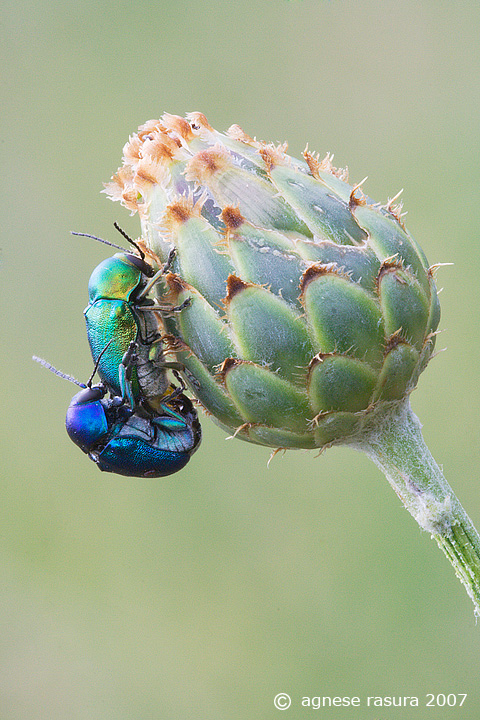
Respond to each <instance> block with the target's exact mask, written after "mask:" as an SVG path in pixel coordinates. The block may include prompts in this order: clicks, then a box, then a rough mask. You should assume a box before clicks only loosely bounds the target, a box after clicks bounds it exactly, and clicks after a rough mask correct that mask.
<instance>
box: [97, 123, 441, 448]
mask: <svg viewBox="0 0 480 720" xmlns="http://www.w3.org/2000/svg"><path fill="white" fill-rule="evenodd" d="M107 191H108V192H109V194H110V195H111V197H112V198H113V199H122V201H123V203H124V204H125V205H126V206H127V207H128V208H129V209H131V210H137V211H138V212H139V215H140V218H141V221H142V234H143V237H144V239H145V241H146V244H147V246H148V248H149V249H150V250H151V251H153V253H155V254H156V255H157V257H158V259H159V262H164V261H165V260H166V258H167V255H168V252H169V250H170V248H171V247H172V246H173V247H175V249H176V257H175V261H174V263H173V268H172V269H173V273H172V274H171V275H170V276H169V277H168V286H169V290H170V299H171V301H172V302H173V303H174V304H175V305H178V304H180V303H181V302H182V301H183V300H185V299H186V298H187V297H190V298H191V304H190V305H189V306H188V307H187V308H185V309H184V310H183V311H182V313H180V314H178V315H177V316H176V317H175V318H171V319H170V320H169V321H168V323H167V324H168V331H169V332H170V333H171V334H172V335H174V336H175V337H176V338H179V339H180V340H181V346H180V344H178V343H177V357H178V359H179V360H181V361H182V362H183V363H184V364H185V365H186V367H187V368H188V369H189V370H190V372H191V373H192V374H193V375H194V376H195V377H196V378H197V380H198V382H199V385H200V387H199V388H198V389H197V390H196V394H197V397H198V398H199V400H200V401H201V403H202V404H203V406H204V407H205V408H206V409H207V410H208V411H209V412H210V413H211V414H212V416H213V418H214V419H215V420H216V421H217V422H218V423H219V424H220V425H221V426H222V427H223V428H224V429H226V430H227V431H229V432H231V433H236V436H237V437H239V438H242V439H245V440H249V441H251V442H256V443H260V444H263V445H270V446H273V447H279V446H280V447H284V448H291V447H297V448H298V447H303V448H322V447H324V446H325V445H330V444H334V443H339V442H344V441H345V439H346V438H348V437H352V436H353V435H355V434H357V433H358V432H360V431H361V429H362V427H363V425H364V423H365V418H366V416H368V415H369V414H371V413H375V412H376V411H377V410H378V408H379V406H381V405H382V403H385V402H390V401H398V400H401V399H402V398H404V397H405V396H407V395H408V394H409V393H410V392H411V390H412V389H413V388H414V387H415V385H416V383H417V380H418V376H419V374H420V372H421V371H422V370H423V368H424V367H425V366H426V364H427V362H428V360H429V358H430V357H431V354H432V350H433V347H434V342H435V330H436V329H437V325H438V321H439V304H438V299H437V293H436V289H435V282H434V279H433V274H432V272H431V271H430V269H429V266H428V263H427V261H426V259H425V256H424V255H423V253H422V251H421V250H420V249H419V248H418V246H417V245H416V243H415V242H414V240H413V239H412V238H411V236H410V235H409V234H408V233H407V231H406V230H405V228H404V226H403V223H402V220H401V217H400V213H399V209H398V207H394V206H393V204H392V202H389V203H387V205H385V206H381V205H376V204H374V203H373V202H372V201H371V200H370V199H368V198H366V197H365V196H364V194H363V192H362V190H361V188H360V187H359V186H355V187H352V185H349V184H348V182H347V173H346V171H345V170H338V169H337V168H335V167H333V165H332V158H331V157H330V156H327V157H326V158H325V159H324V160H323V161H320V160H319V159H318V157H317V156H315V155H314V154H312V153H310V152H308V151H305V152H304V159H303V160H302V161H299V160H295V159H293V158H291V157H290V156H289V155H287V153H286V145H282V146H279V147H274V146H272V145H267V144H265V143H260V142H257V141H256V140H253V139H252V138H250V137H248V136H247V135H246V134H245V133H243V132H242V131H241V130H240V128H238V126H233V127H232V128H230V130H229V131H227V133H226V134H222V133H219V132H216V131H215V130H213V128H212V127H211V126H210V125H209V124H208V122H207V120H206V118H205V117H204V116H203V115H200V114H199V113H193V114H192V115H190V116H189V117H188V121H187V120H185V119H183V118H179V117H175V116H172V115H164V116H163V117H162V119H161V120H159V121H151V122H149V123H146V124H145V125H144V126H142V127H141V128H139V131H138V133H137V134H136V135H134V136H133V137H132V138H131V139H130V142H129V143H128V144H127V145H126V146H125V149H124V164H123V167H122V168H121V170H120V171H119V172H118V173H117V175H115V176H114V178H113V180H112V183H110V184H109V185H108V186H107ZM133 198H135V200H134V199H133Z"/></svg>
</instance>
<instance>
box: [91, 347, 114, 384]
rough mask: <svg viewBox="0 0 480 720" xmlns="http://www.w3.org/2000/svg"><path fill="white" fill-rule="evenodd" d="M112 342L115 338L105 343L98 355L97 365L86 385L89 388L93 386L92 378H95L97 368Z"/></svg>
mask: <svg viewBox="0 0 480 720" xmlns="http://www.w3.org/2000/svg"><path fill="white" fill-rule="evenodd" d="M112 342H113V338H112V339H111V340H110V342H109V343H107V344H106V345H105V347H104V348H103V350H102V352H101V353H100V355H99V356H98V358H97V362H96V363H95V366H94V368H93V372H92V374H91V375H90V377H89V378H88V380H87V384H86V385H85V387H89V388H91V387H92V380H93V378H94V377H95V373H96V372H97V370H98V366H99V365H100V360H101V359H102V355H103V354H104V353H105V352H106V351H107V350H108V348H109V347H110V345H111V344H112Z"/></svg>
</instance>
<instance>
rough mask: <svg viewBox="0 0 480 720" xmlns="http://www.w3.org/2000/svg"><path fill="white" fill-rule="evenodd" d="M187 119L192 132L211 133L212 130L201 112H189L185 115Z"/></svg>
mask: <svg viewBox="0 0 480 720" xmlns="http://www.w3.org/2000/svg"><path fill="white" fill-rule="evenodd" d="M187 118H188V119H189V121H190V125H191V127H192V129H193V130H208V131H209V132H213V128H212V126H211V125H210V123H209V122H208V120H207V118H206V117H205V115H204V114H203V113H201V112H191V113H187Z"/></svg>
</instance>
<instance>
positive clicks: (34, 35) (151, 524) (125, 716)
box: [0, 0, 480, 720]
mask: <svg viewBox="0 0 480 720" xmlns="http://www.w3.org/2000/svg"><path fill="white" fill-rule="evenodd" d="M2 20H3V27H4V33H5V38H4V40H3V41H2V48H1V50H0V52H1V54H2V56H3V57H2V70H3V72H2V75H3V95H4V96H3V99H2V120H3V128H2V132H1V136H0V137H1V143H0V148H1V153H2V158H3V161H2V165H3V171H2V180H3V191H2V202H3V206H4V207H3V213H2V218H3V241H2V243H1V245H2V247H3V270H2V276H1V277H2V282H1V286H2V293H3V304H2V308H3V310H2V326H3V332H2V335H3V337H2V347H3V353H2V355H3V358H2V368H1V372H2V377H3V380H4V382H3V391H2V397H3V401H4V403H5V401H6V404H4V409H3V412H2V415H1V423H2V430H1V442H2V446H3V448H2V451H1V467H2V472H1V474H2V489H1V503H0V516H1V522H0V527H1V545H0V553H1V558H0V594H1V595H0V622H1V625H2V627H1V630H0V718H1V719H2V720H52V719H53V718H55V720H56V719H57V718H58V719H59V720H63V718H65V719H67V718H68V720H137V719H138V720H144V719H145V720H146V719H150V718H152V719H154V720H156V719H158V720H178V719H179V718H181V719H182V720H183V719H184V718H185V719H186V720H197V719H199V720H200V719H202V720H203V719H204V718H205V719H206V718H208V719H209V720H237V719H238V720H253V719H255V720H256V719H257V718H258V719H260V720H268V719H269V718H275V717H278V716H279V715H282V713H279V711H278V710H276V709H275V708H274V706H273V698H274V696H275V695H276V694H277V693H279V692H285V693H289V694H290V695H291V696H292V707H291V708H290V709H289V710H287V711H285V712H284V713H283V715H282V717H285V718H303V717H307V716H309V714H310V713H311V712H312V710H311V709H310V710H309V709H306V708H301V706H300V701H301V698H302V697H303V696H307V695H309V696H314V695H342V696H343V695H347V696H352V695H359V696H361V697H362V698H363V699H365V698H366V696H367V695H381V696H383V695H409V696H411V695H416V696H418V697H419V698H420V702H421V704H422V705H423V704H424V701H425V694H426V693H430V692H431V693H468V698H467V700H466V702H465V704H464V706H463V707H462V708H461V709H460V708H451V709H448V708H437V709H432V708H425V707H419V708H412V709H404V710H398V709H397V708H395V709H393V708H390V709H389V708H384V709H379V708H376V709H374V708H367V707H365V706H364V705H363V706H362V707H360V708H357V709H355V710H352V709H351V708H350V709H343V710H342V709H341V708H332V709H331V710H329V711H328V710H323V711H319V713H322V712H323V713H324V714H325V715H328V716H329V717H331V718H338V720H341V719H343V718H351V717H352V718H353V717H355V720H389V719H390V718H399V717H402V719H403V718H415V720H423V719H424V718H433V719H434V720H443V718H450V717H451V718H457V717H458V718H461V719H462V720H478V717H479V715H480V683H479V643H480V628H479V627H478V626H476V625H475V621H474V617H473V613H472V606H471V604H470V601H469V599H468V598H467V596H466V594H465V592H464V591H463V588H462V587H461V585H460V583H459V582H458V581H457V580H456V578H455V577H454V574H453V572H452V570H451V568H450V566H449V564H448V563H447V561H446V560H445V559H444V557H443V556H442V554H441V552H440V551H439V550H438V549H437V548H436V546H435V545H434V543H433V542H432V541H430V540H429V538H428V536H427V535H426V534H425V533H423V534H422V533H421V532H420V531H419V529H418V527H417V525H416V524H415V522H414V521H413V520H412V518H411V517H410V516H409V515H408V513H407V512H406V511H405V510H404V509H403V508H402V506H401V504H400V502H399V501H398V499H397V498H396V496H395V494H394V493H393V492H392V490H391V489H390V488H389V486H388V484H387V482H386V480H385V479H384V478H383V476H381V474H380V473H379V472H378V471H377V469H376V468H375V466H374V465H373V464H372V463H370V462H369V461H368V460H367V458H365V457H363V456H362V455H359V454H356V453H354V452H352V451H350V450H346V449H334V450H330V451H328V452H327V453H326V454H325V455H323V456H322V457H320V458H318V457H315V454H314V453H308V452H294V451H292V452H290V453H288V454H287V455H286V456H285V457H281V456H277V457H276V458H275V459H274V460H273V462H272V463H271V465H270V468H269V469H267V467H266V463H267V460H268V457H269V451H268V449H263V448H259V447H254V446H250V445H247V444H246V443H242V442H240V441H235V440H234V441H232V440H230V441H228V442H226V441H225V438H224V434H223V433H222V432H221V431H219V430H218V429H217V428H216V427H215V426H214V425H213V424H212V423H211V422H210V421H209V420H208V419H205V420H204V422H203V427H204V440H203V445H202V447H201V449H200V451H199V452H198V453H197V454H196V455H195V457H194V458H193V459H192V461H191V463H190V464H189V465H188V466H187V468H186V469H185V470H184V471H182V472H181V473H180V474H178V475H176V476H173V477H171V478H166V479H164V480H158V481H145V480H135V479H126V478H121V477H116V476H108V475H101V474H100V473H99V472H98V470H97V469H96V467H95V466H94V464H93V463H91V462H89V461H88V459H87V458H86V457H85V456H84V455H83V454H82V453H81V452H80V451H79V450H77V449H76V448H75V447H74V446H73V445H72V443H71V442H70V441H69V439H68V437H67V436H66V434H65V430H64V427H63V423H64V414H65V409H66V407H67V405H68V402H69V400H70V398H71V396H72V395H73V394H74V392H75V390H74V388H73V387H72V386H70V385H68V384H67V383H65V382H62V381H60V380H58V379H56V378H55V377H54V376H53V375H50V374H49V373H47V372H45V371H44V370H43V369H42V368H40V367H39V366H38V365H35V364H34V363H32V361H31V359H30V358H31V356H32V354H37V355H40V356H42V357H46V358H48V360H50V361H51V362H52V363H54V364H55V365H56V366H57V367H60V368H61V369H63V370H64V371H66V372H69V373H72V374H74V375H75V376H76V377H79V378H80V379H83V380H84V379H85V378H87V377H88V375H89V373H90V370H91V361H90V357H89V352H88V346H87V341H86V336H85V329H84V320H83V316H82V310H83V308H84V307H85V305H86V284H87V280H88V277H89V274H90V272H91V270H92V269H93V267H94V266H95V265H96V264H97V263H98V262H100V260H102V259H103V258H104V257H106V251H105V248H104V247H103V246H100V245H99V244H96V243H94V242H93V241H91V240H88V239H85V238H74V237H72V236H71V235H70V234H69V231H70V230H77V231H83V232H91V233H94V234H97V235H100V236H102V237H106V238H110V239H112V240H115V241H118V239H119V238H118V237H116V234H115V232H114V230H113V228H112V223H113V221H114V220H118V221H119V222H120V224H121V225H122V226H123V227H125V228H126V229H127V230H128V231H129V232H130V233H132V234H134V235H136V234H138V231H139V226H138V223H137V220H136V218H130V217H129V216H128V213H127V211H126V210H124V209H123V208H121V207H120V206H119V205H118V204H112V203H111V202H109V201H107V200H106V198H105V196H104V195H100V194H99V191H100V190H101V188H102V182H103V181H106V180H108V179H109V178H110V175H111V174H112V173H113V172H114V171H115V170H116V168H117V167H118V165H119V162H120V158H121V150H122V147H123V144H124V143H125V141H126V140H127V138H128V135H129V134H130V133H131V132H133V131H134V130H135V129H136V128H137V126H138V125H139V124H140V123H143V122H144V121H146V120H147V119H150V118H152V117H153V118H155V117H159V116H160V115H161V114H162V112H164V111H168V112H171V113H177V114H184V113H185V112H187V111H191V110H201V111H202V112H204V113H205V114H206V116H207V118H208V119H209V121H210V123H211V124H212V125H214V126H215V127H216V128H218V129H226V128H227V127H229V126H230V125H231V124H232V123H238V124H240V125H241V126H242V127H243V128H244V129H245V131H246V132H248V133H249V134H251V135H256V136H257V137H259V138H261V139H265V140H272V141H283V140H285V139H288V140H289V143H290V151H291V152H292V154H299V153H300V152H301V151H302V150H303V148H304V146H305V144H306V143H307V142H309V147H310V149H314V150H317V151H319V152H320V154H321V155H323V154H324V153H325V152H326V151H327V150H328V151H331V152H335V161H336V162H337V163H338V164H339V165H344V164H347V165H348V166H349V168H350V176H351V179H352V181H359V180H361V179H362V178H363V177H364V176H365V175H368V176H369V180H368V181H367V183H366V185H365V186H364V187H365V189H366V191H367V192H368V194H369V195H370V196H371V197H373V198H375V199H376V200H378V201H386V200H387V198H388V197H389V196H390V197H391V196H393V195H395V194H396V193H397V191H398V190H400V189H401V188H402V187H403V188H405V191H404V200H405V208H404V209H406V210H408V212H409V214H408V216H407V218H406V223H407V226H408V228H409V230H410V231H411V232H412V234H413V235H414V236H415V237H416V239H417V240H418V241H419V242H420V244H421V245H422V246H423V248H424V250H425V252H426V254H427V257H428V258H429V260H430V262H431V263H435V262H453V263H454V266H453V267H449V268H443V269H441V270H440V271H439V273H438V284H439V285H440V286H442V285H443V286H444V287H445V290H444V293H443V294H442V295H441V299H442V309H443V316H442V322H441V327H442V329H443V330H444V331H445V332H444V333H442V335H441V336H440V338H439V343H438V347H439V348H443V347H447V348H448V350H447V352H444V353H440V354H439V355H438V357H436V359H435V360H434V361H433V362H432V363H431V365H430V366H429V368H428V370H427V371H426V373H425V374H424V376H422V378H421V381H420V386H419V388H418V390H417V391H416V392H415V393H414V396H413V399H412V400H413V406H414V409H415V411H416V412H417V414H418V415H419V417H420V418H421V420H422V422H423V424H424V432H425V437H426V440H427V443H428V444H429V446H430V449H431V451H432V452H433V454H434V456H435V457H436V459H437V461H438V462H439V463H441V464H443V467H444V471H445V474H446V477H447V479H448V480H449V481H450V482H451V484H452V485H453V487H454V489H455V491H456V492H457V495H458V496H459V498H460V500H461V501H462V502H463V504H464V506H465V507H466V509H467V512H469V514H470V515H471V517H472V519H473V520H474V522H475V523H476V524H477V527H478V526H479V525H480V492H479V483H478V476H479V472H478V463H479V460H480V457H479V443H478V431H479V415H478V407H479V399H480V398H479V390H478V377H479V369H480V368H479V363H478V359H477V358H478V350H479V341H478V337H479V330H480V328H479V321H478V265H479V250H478V240H479V231H478V227H479V223H478V218H479V204H478V192H479V179H480V178H479V150H480V142H479V111H480V86H479V77H480V54H479V52H478V33H479V29H480V6H479V5H478V2H473V1H472V2H457V3H452V2H444V1H443V0H426V2H422V3H419V2H414V1H413V0H406V1H405V2H399V1H397V2H393V1H391V0H384V1H383V2H374V1H373V0H364V1H361V2H359V1H354V0H303V1H302V0H296V1H292V2H288V1H287V0H268V1H267V0H264V1H262V0H247V1H246V2H244V3H236V4H235V5H234V4H230V3H225V2H224V0H203V1H202V2H193V1H192V0H190V1H188V0H187V1H184V2H174V1H173V0H156V1H152V0H146V2H144V3H140V4H139V3H131V2H105V0H99V1H97V2H91V0H85V1H83V2H73V0H62V2H58V1H57V2H47V3H42V2H38V0H32V1H29V0H26V1H25V2H24V3H22V4H20V5H19V4H18V3H16V2H13V0H6V1H5V3H4V6H3V11H2Z"/></svg>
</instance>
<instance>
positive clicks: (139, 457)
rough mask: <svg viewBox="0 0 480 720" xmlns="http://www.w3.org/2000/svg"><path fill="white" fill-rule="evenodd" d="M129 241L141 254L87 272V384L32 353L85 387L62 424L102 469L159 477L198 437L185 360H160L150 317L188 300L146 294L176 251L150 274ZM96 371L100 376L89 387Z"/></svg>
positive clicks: (177, 464) (177, 466)
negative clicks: (173, 301)
mask: <svg viewBox="0 0 480 720" xmlns="http://www.w3.org/2000/svg"><path fill="white" fill-rule="evenodd" d="M120 232H122V231H120ZM75 234H80V233H75ZM122 234H124V233H122ZM89 237H94V236H89ZM125 237H127V236H125ZM95 239H100V238H95ZM127 239H128V240H129V242H131V243H132V244H133V245H134V246H135V247H136V248H137V250H138V252H139V253H140V257H139V256H137V255H134V254H131V253H125V252H122V253H121V254H118V253H117V254H116V255H114V256H113V257H111V258H108V259H107V260H104V261H103V262H102V263H100V265H98V266H97V267H96V268H95V270H94V271H93V273H92V275H91V277H90V281H89V285H88V289H89V304H88V306H87V308H86V309H85V311H84V314H85V319H86V324H87V335H88V340H89V344H90V349H91V352H92V356H93V359H94V362H95V368H94V371H93V373H92V376H91V378H90V380H89V381H88V382H87V384H86V385H84V384H82V383H79V382H78V381H77V380H75V379H74V378H72V377H71V376H69V375H65V374H64V373H62V372H60V371H58V370H56V369H55V368H54V367H53V366H51V365H50V364H49V363H47V362H46V361H44V360H41V359H39V358H36V357H35V358H34V359H35V360H37V361H38V362H40V363H41V364H42V365H44V366H45V367H47V368H48V369H50V370H52V372H54V373H55V374H57V375H59V376H60V377H64V378H65V379H67V380H70V381H71V382H74V383H76V384H77V385H79V386H80V387H81V388H82V390H81V391H80V392H79V393H77V394H76V395H75V396H74V397H73V398H72V400H71V402H70V405H69V407H68V410H67V417H66V428H67V432H68V435H69V436H70V438H71V439H72V440H73V442H74V443H75V444H76V445H78V446H79V447H80V448H81V449H82V450H83V451H84V452H85V453H87V454H88V455H89V457H90V458H91V459H92V460H93V461H94V462H95V463H96V464H97V466H98V467H99V469H100V470H103V471H106V472H114V473H117V474H120V475H127V476H133V477H162V476H165V475H169V474H172V473H175V472H178V470H181V469H182V468H183V467H184V466H185V465H186V463H187V462H188V460H189V459H190V456H191V455H192V454H193V453H194V452H195V450H196V449H197V448H198V446H199V444H200V440H201V429H200V423H199V422H198V417H197V413H196V411H195V409H194V407H193V405H192V403H191V401H190V400H189V399H188V398H187V397H186V395H184V394H183V392H182V390H183V389H185V385H184V384H183V382H182V381H181V378H180V375H179V372H181V371H183V370H184V368H183V365H181V364H180V363H175V362H167V361H165V359H164V355H163V348H162V341H161V335H160V333H159V330H158V321H157V318H156V315H155V313H156V312H158V313H167V312H178V311H181V310H182V309H183V307H185V305H186V304H188V302H187V303H183V304H182V305H181V306H178V307H173V306H171V305H160V304H156V303H154V302H153V301H152V300H150V299H149V298H147V293H148V292H149V290H150V289H151V288H152V287H153V285H154V284H155V282H157V280H158V279H159V277H160V275H161V274H163V273H165V272H166V271H167V270H168V268H169V267H170V264H171V261H172V259H173V254H172V255H171V257H170V258H169V261H167V263H166V265H165V266H164V267H163V268H162V269H161V270H160V271H158V272H157V273H155V271H154V269H153V267H152V266H151V265H149V264H148V263H147V262H145V256H144V254H143V252H142V251H141V249H140V248H139V247H138V246H137V245H136V244H135V243H134V242H133V241H131V240H130V238H128V237H127ZM102 242H106V241H104V240H102ZM106 244H109V245H111V244H112V243H108V242H106ZM114 247H117V248H118V246H116V245H115V246H114ZM118 249H120V250H122V248H118ZM167 369H170V370H172V371H173V373H174V375H175V377H176V378H177V379H178V380H179V381H180V383H181V386H180V387H174V386H172V385H171V384H170V382H169V380H168V377H167V372H166V371H167ZM95 372H98V374H99V376H100V379H101V381H102V382H101V383H100V384H99V385H93V386H92V379H93V376H94V374H95ZM107 393H109V394H110V397H109V398H107V397H106V395H107Z"/></svg>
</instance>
